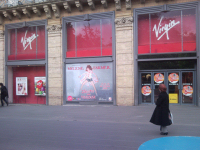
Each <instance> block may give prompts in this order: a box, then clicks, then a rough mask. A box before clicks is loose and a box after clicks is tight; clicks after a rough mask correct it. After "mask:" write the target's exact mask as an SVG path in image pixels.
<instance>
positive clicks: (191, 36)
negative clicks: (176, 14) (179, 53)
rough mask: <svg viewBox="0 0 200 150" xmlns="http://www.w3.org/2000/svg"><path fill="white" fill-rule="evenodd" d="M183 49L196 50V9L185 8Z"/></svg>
mask: <svg viewBox="0 0 200 150" xmlns="http://www.w3.org/2000/svg"><path fill="white" fill-rule="evenodd" d="M182 18H183V51H196V10H195V9H187V10H183V17H182Z"/></svg>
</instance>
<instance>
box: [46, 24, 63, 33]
mask: <svg viewBox="0 0 200 150" xmlns="http://www.w3.org/2000/svg"><path fill="white" fill-rule="evenodd" d="M61 30H62V25H49V26H47V31H48V33H59V32H61Z"/></svg>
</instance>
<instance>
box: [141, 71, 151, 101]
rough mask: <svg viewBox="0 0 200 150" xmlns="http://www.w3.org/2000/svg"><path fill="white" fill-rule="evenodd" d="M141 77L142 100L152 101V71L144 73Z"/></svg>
mask: <svg viewBox="0 0 200 150" xmlns="http://www.w3.org/2000/svg"><path fill="white" fill-rule="evenodd" d="M141 79H142V80H141V84H142V89H141V94H142V102H143V103H151V73H142V74H141Z"/></svg>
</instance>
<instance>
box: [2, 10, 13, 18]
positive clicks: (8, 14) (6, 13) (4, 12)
mask: <svg viewBox="0 0 200 150" xmlns="http://www.w3.org/2000/svg"><path fill="white" fill-rule="evenodd" d="M3 15H4V17H7V18H8V19H9V20H12V16H11V14H10V13H9V12H7V11H3Z"/></svg>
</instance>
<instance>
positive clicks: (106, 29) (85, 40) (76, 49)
mask: <svg viewBox="0 0 200 150" xmlns="http://www.w3.org/2000/svg"><path fill="white" fill-rule="evenodd" d="M66 32H67V33H66V35H67V36H66V37H67V39H66V42H67V46H66V48H67V49H66V57H67V58H72V57H95V56H111V55H112V19H95V20H90V21H79V22H67V23H66Z"/></svg>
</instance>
